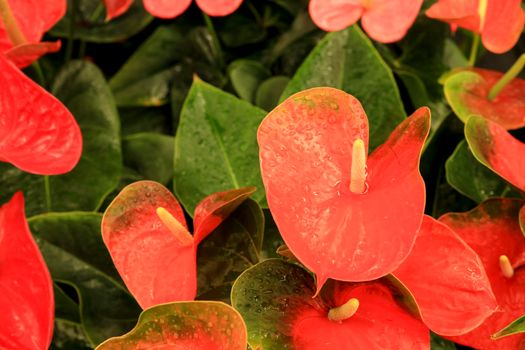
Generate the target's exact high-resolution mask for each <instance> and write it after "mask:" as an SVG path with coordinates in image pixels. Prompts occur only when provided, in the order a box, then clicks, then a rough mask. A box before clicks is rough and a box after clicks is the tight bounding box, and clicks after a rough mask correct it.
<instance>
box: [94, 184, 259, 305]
mask: <svg viewBox="0 0 525 350" xmlns="http://www.w3.org/2000/svg"><path fill="white" fill-rule="evenodd" d="M253 191H254V188H253V187H247V188H242V189H238V190H231V191H226V192H220V193H215V194H212V195H210V196H208V197H206V198H205V199H204V200H203V201H202V202H201V203H199V205H198V206H197V208H196V209H195V221H194V231H195V235H194V236H192V235H191V234H190V233H189V231H188V228H187V226H186V220H185V219H184V214H183V211H182V208H181V207H180V205H179V203H178V202H177V200H176V199H175V197H174V196H173V194H172V193H171V192H170V191H169V190H168V189H167V188H165V187H164V186H162V185H161V184H159V183H156V182H153V181H139V182H135V183H133V184H131V185H129V186H127V187H126V188H124V189H123V190H122V191H121V192H120V194H119V195H118V196H117V197H116V198H115V200H114V201H113V202H112V203H111V204H110V205H109V207H108V208H107V209H106V212H105V213H104V218H103V220H102V237H103V239H104V242H105V244H106V246H107V248H108V250H109V252H110V254H111V257H112V258H113V262H114V263H115V266H116V267H117V270H118V271H119V273H120V275H121V276H122V279H123V280H124V282H125V283H126V286H127V287H128V289H129V290H130V292H131V293H132V294H133V296H134V297H135V299H137V302H138V303H139V305H140V306H141V307H142V308H144V309H146V308H148V307H151V306H154V305H158V304H162V303H166V302H172V301H187V300H193V299H194V298H195V293H196V291H197V276H196V274H197V268H196V253H197V246H198V243H199V242H200V241H202V239H204V238H205V237H206V236H207V235H209V234H210V233H211V232H212V231H213V230H214V229H215V228H216V227H217V226H218V225H219V224H220V223H221V222H222V221H223V220H224V219H226V217H227V216H228V215H230V214H231V212H233V211H234V210H235V209H236V208H237V207H238V206H239V205H240V204H241V203H242V202H243V201H244V200H245V199H246V198H248V197H249V196H250V194H252V193H253Z"/></svg>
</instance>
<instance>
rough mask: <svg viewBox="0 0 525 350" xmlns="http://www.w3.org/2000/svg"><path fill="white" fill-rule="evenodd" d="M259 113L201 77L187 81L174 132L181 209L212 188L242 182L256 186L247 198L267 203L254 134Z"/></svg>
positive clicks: (191, 205)
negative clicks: (255, 189)
mask: <svg viewBox="0 0 525 350" xmlns="http://www.w3.org/2000/svg"><path fill="white" fill-rule="evenodd" d="M265 114H266V113H265V112H264V111H263V110H261V109H259V108H257V107H254V106H252V105H250V104H249V103H247V102H245V101H242V100H239V99H237V98H236V97H234V96H232V95H230V94H227V93H225V92H224V91H221V90H219V89H217V88H214V87H213V86H211V85H208V84H206V83H204V82H203V81H201V80H196V81H195V82H194V83H193V86H192V88H191V90H190V92H189V93H188V97H187V99H186V101H185V103H184V107H183V110H182V112H181V120H180V125H179V128H178V130H177V136H176V137H175V165H174V166H175V171H174V175H175V178H174V187H175V192H176V194H177V198H178V199H179V200H180V201H181V203H182V205H183V206H184V208H185V209H186V211H188V212H189V213H193V211H194V209H195V206H196V205H197V203H198V202H199V201H200V200H201V199H202V198H204V197H206V196H208V195H210V194H212V193H215V192H221V191H225V190H228V189H233V188H241V187H247V186H255V187H257V192H256V193H255V194H254V195H253V196H252V198H254V199H255V200H256V201H257V202H258V203H259V204H261V205H262V206H266V205H267V204H266V198H265V195H264V187H263V184H262V179H261V175H260V170H259V148H258V146H257V137H256V133H257V128H258V126H259V124H260V122H261V120H262V118H263V117H264V115H265ZM210 169H212V171H210Z"/></svg>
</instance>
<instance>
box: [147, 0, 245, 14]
mask: <svg viewBox="0 0 525 350" xmlns="http://www.w3.org/2000/svg"><path fill="white" fill-rule="evenodd" d="M242 1H243V0H196V2H197V5H198V6H199V8H200V9H201V10H202V11H203V12H204V13H206V14H207V15H209V16H214V17H221V16H227V15H229V14H232V13H233V12H235V11H236V10H237V9H238V8H239V6H241V4H242ZM190 5H191V0H177V1H173V0H144V7H145V8H146V10H147V11H148V12H149V13H150V14H152V15H153V16H155V17H159V18H175V17H177V16H180V15H181V14H183V13H184V11H186V10H187V9H188V7H190Z"/></svg>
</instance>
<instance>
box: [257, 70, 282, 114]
mask: <svg viewBox="0 0 525 350" xmlns="http://www.w3.org/2000/svg"><path fill="white" fill-rule="evenodd" d="M289 81H290V78H288V77H286V76H283V75H278V76H275V77H271V78H269V79H266V80H265V81H263V82H262V83H261V84H260V85H259V87H258V89H257V93H256V95H255V104H256V105H257V106H259V107H261V108H262V109H264V110H265V111H271V110H272V109H274V108H275V107H276V106H277V105H278V104H279V97H280V96H281V95H282V93H283V91H284V89H285V88H286V85H287V84H288V82H289Z"/></svg>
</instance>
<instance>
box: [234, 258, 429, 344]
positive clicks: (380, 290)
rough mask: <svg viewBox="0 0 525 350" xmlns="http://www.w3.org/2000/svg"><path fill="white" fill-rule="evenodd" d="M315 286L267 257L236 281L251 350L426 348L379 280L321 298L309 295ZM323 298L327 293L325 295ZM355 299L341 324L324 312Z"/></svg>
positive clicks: (420, 332)
mask: <svg viewBox="0 0 525 350" xmlns="http://www.w3.org/2000/svg"><path fill="white" fill-rule="evenodd" d="M314 293H315V283H314V281H313V278H312V276H311V275H310V274H309V273H308V272H307V271H306V270H304V269H303V268H301V267H299V266H297V265H295V264H290V263H286V262H284V261H282V260H278V259H269V260H266V261H264V262H262V263H259V264H257V265H255V266H254V267H252V268H250V269H248V270H246V271H245V272H244V273H243V274H242V275H241V276H239V278H238V279H237V281H236V282H235V284H234V285H233V290H232V305H233V306H234V307H235V308H236V309H237V310H239V312H240V313H241V315H242V316H243V318H244V320H245V322H246V326H247V327H248V342H249V344H250V346H251V347H252V348H254V349H304V350H316V349H341V350H350V349H385V348H386V349H428V348H429V346H430V344H429V333H428V329H427V328H426V327H425V326H424V325H423V324H422V323H421V322H420V321H418V320H416V319H415V318H413V317H412V316H410V315H409V314H408V313H407V312H406V311H405V310H403V309H402V308H401V307H400V306H399V305H398V304H397V303H396V302H395V300H394V298H393V296H392V293H391V291H390V290H389V289H388V288H387V287H386V286H385V285H383V284H381V283H379V282H370V283H363V284H343V283H341V284H336V286H335V287H334V289H333V292H332V293H331V294H329V295H324V298H323V299H321V298H320V297H313V295H314ZM325 294H327V293H325ZM350 298H357V299H358V300H359V307H358V309H357V312H356V313H355V314H354V315H353V316H351V317H349V318H348V319H345V320H342V321H331V320H329V319H328V316H327V314H328V311H329V310H330V309H331V308H335V307H337V306H340V305H342V304H344V303H346V302H347V301H348V300H349V299H350Z"/></svg>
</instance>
